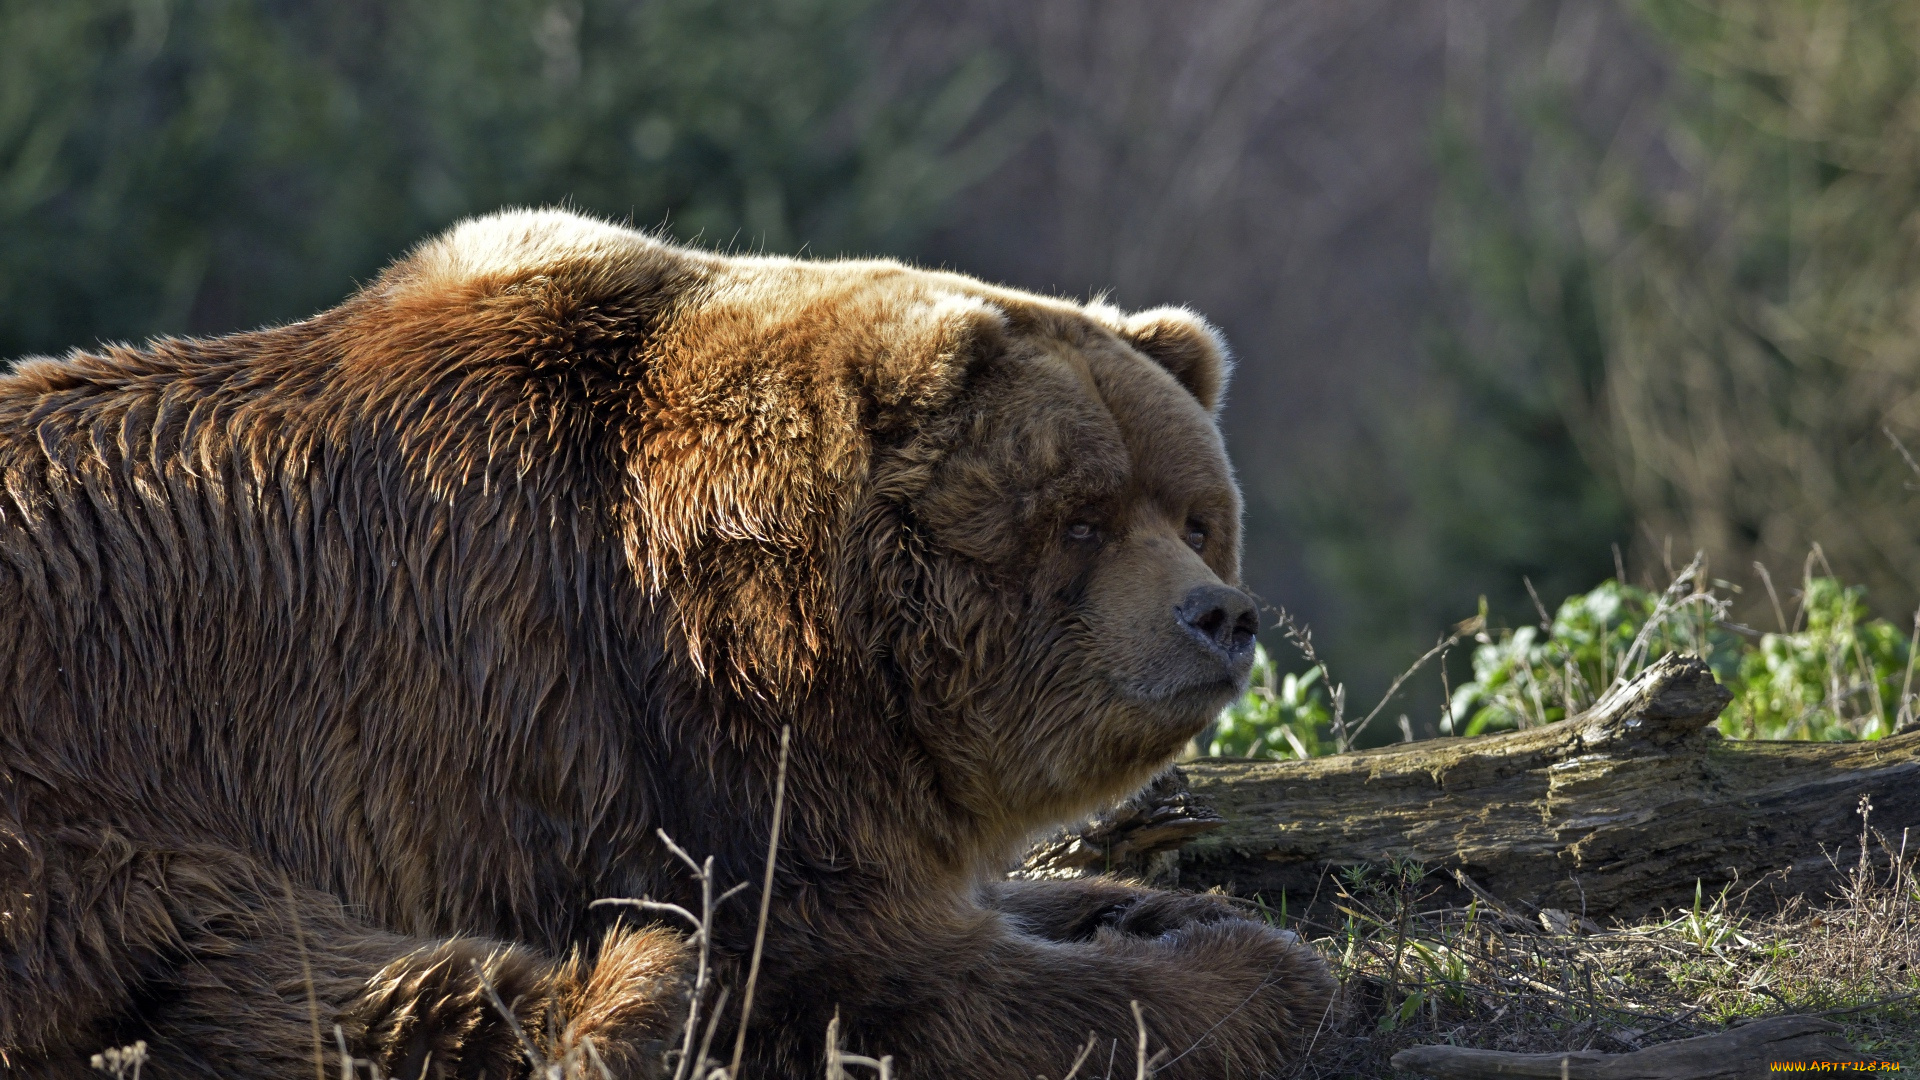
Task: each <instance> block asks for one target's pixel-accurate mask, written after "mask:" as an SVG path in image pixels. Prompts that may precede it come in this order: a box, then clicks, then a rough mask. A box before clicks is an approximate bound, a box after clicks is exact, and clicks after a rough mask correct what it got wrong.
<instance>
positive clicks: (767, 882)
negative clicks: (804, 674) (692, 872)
mask: <svg viewBox="0 0 1920 1080" xmlns="http://www.w3.org/2000/svg"><path fill="white" fill-rule="evenodd" d="M792 737H793V728H792V726H791V725H784V726H782V727H781V728H780V769H779V772H777V773H776V774H775V775H774V781H773V831H772V833H771V834H770V835H769V836H768V837H767V873H766V877H765V879H764V880H762V881H761V883H760V922H759V925H758V926H757V927H756V928H755V929H754V932H753V959H752V960H751V961H749V962H748V964H747V992H746V994H745V995H744V996H743V997H742V998H741V999H740V1030H739V1031H737V1032H735V1033H734V1036H733V1064H731V1065H729V1066H728V1067H727V1077H728V1080H740V1058H741V1055H743V1054H745V1053H746V1050H747V1021H748V1020H749V1019H750V1018H751V1017H752V1016H753V988H754V983H756V982H758V981H759V979H760V953H761V950H763V949H764V948H765V947H766V944H767V909H768V906H769V905H771V904H772V902H773V862H774V858H775V857H776V856H777V855H779V853H780V811H781V810H782V808H783V807H784V804H785V803H786V799H787V749H788V745H789V744H790V743H791V742H792Z"/></svg>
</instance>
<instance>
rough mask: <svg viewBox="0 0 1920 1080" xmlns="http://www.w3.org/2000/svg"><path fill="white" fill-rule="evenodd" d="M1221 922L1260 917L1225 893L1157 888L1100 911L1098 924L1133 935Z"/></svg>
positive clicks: (1146, 934)
mask: <svg viewBox="0 0 1920 1080" xmlns="http://www.w3.org/2000/svg"><path fill="white" fill-rule="evenodd" d="M1221 922H1258V920H1257V919H1254V918H1253V917H1252V916H1251V915H1249V914H1248V913H1247V912H1245V911H1242V910H1241V909H1239V908H1237V907H1235V906H1234V905H1233V903H1232V902H1231V901H1230V900H1227V899H1226V898H1225V897H1220V896H1212V895H1207V894H1204V893H1202V894H1194V893H1170V892H1155V893H1141V894H1139V895H1137V896H1130V897H1127V898H1126V899H1124V900H1121V901H1117V902H1115V903H1113V904H1110V905H1108V906H1107V908H1106V909H1105V910H1104V911H1102V912H1101V913H1100V915H1099V920H1098V925H1099V926H1100V928H1102V929H1108V930H1112V931H1114V932H1116V933H1121V934H1126V935H1127V936H1129V937H1159V936H1160V935H1162V934H1166V933H1169V932H1170V931H1174V930H1181V929H1185V928H1187V927H1191V926H1208V925H1211V924H1213V923H1221ZM1296 940H1297V939H1296Z"/></svg>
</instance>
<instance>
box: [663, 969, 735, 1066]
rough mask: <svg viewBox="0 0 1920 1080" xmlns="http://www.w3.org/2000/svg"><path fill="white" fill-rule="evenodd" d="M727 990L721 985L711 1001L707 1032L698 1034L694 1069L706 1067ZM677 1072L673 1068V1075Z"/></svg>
mask: <svg viewBox="0 0 1920 1080" xmlns="http://www.w3.org/2000/svg"><path fill="white" fill-rule="evenodd" d="M728 992H729V991H728V990H727V988H726V987H724V986H723V987H721V988H720V996H718V997H716V998H715V999H714V1001H713V1015H712V1016H709V1017H708V1018H707V1033H706V1034H704V1035H702V1036H700V1052H699V1053H698V1054H695V1055H694V1066H693V1067H694V1068H696V1069H700V1068H705V1067H706V1064H707V1051H708V1050H710V1049H712V1048H713V1033H714V1032H715V1031H717V1030H719V1028H720V1017H721V1014H723V1013H725V1012H726V1009H727V994H728ZM683 1060H684V1059H683ZM719 1071H720V1070H718V1069H715V1070H714V1072H719ZM678 1072H679V1070H675V1075H678ZM696 1075H698V1074H696Z"/></svg>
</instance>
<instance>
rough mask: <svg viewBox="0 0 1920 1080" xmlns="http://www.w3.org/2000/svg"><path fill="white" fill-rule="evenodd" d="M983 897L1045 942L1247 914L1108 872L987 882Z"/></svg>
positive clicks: (1144, 932) (1215, 900)
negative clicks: (1103, 931) (1057, 878)
mask: <svg viewBox="0 0 1920 1080" xmlns="http://www.w3.org/2000/svg"><path fill="white" fill-rule="evenodd" d="M983 900H984V901H985V903H986V905H987V906H988V907H990V908H992V909H993V910H995V911H998V912H1000V913H1001V914H1002V915H1004V916H1006V917H1007V919H1008V920H1009V922H1010V923H1011V924H1012V925H1013V926H1015V927H1016V928H1017V929H1019V930H1021V931H1023V932H1025V933H1028V934H1032V935H1034V936H1036V937H1042V938H1046V939H1047V940H1049V941H1087V940H1090V939H1092V938H1093V936H1094V935H1095V934H1096V933H1097V932H1099V931H1100V930H1101V929H1112V930H1117V931H1119V932H1121V933H1123V934H1130V935H1133V936H1136V937H1152V936H1154V935H1157V934H1160V933H1163V932H1165V931H1167V930H1173V929H1177V928H1179V927H1183V926H1197V925H1200V924H1203V923H1213V922H1222V921H1227V920H1245V919H1247V918H1248V917H1249V913H1248V912H1247V911H1246V910H1244V909H1242V908H1239V907H1237V906H1235V904H1234V902H1233V901H1231V900H1229V899H1227V898H1226V897H1222V896H1212V895H1208V894H1204V893H1201V894H1194V893H1174V892H1167V891H1165V890H1161V889H1150V888H1145V887H1142V886H1139V885H1130V884H1127V883H1126V882H1123V881H1118V880H1116V879H1114V878H1110V877H1090V878H1077V879H1073V880H1069V881H1000V882H993V883H991V884H989V885H988V886H987V887H986V892H985V895H984V896H983Z"/></svg>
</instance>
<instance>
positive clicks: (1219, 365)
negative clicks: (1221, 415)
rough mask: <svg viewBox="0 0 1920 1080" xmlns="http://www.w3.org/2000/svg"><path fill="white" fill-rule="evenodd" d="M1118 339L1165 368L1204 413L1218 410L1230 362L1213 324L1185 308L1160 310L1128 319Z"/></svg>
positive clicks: (1164, 308)
mask: <svg viewBox="0 0 1920 1080" xmlns="http://www.w3.org/2000/svg"><path fill="white" fill-rule="evenodd" d="M1120 336H1121V337H1122V338H1124V339H1125V340H1126V342H1127V344H1129V345H1131V346H1133V347H1134V348H1136V349H1138V350H1140V351H1141V352H1143V353H1145V354H1146V355H1147V356H1148V357H1149V358H1151V359H1152V360H1153V361H1154V362H1155V363H1158V364H1159V365H1160V366H1161V367H1163V368H1166V369H1167V371H1168V372H1170V373H1171V374H1172V375H1173V377H1174V378H1175V379H1176V380H1178V381H1179V383H1180V385H1181V386H1184V387H1186V388H1187V390H1188V392H1189V393H1191V394H1192V395H1193V396H1194V398H1195V399H1196V400H1198V401H1199V402H1200V404H1201V406H1202V407H1204V408H1205V409H1206V410H1207V411H1209V412H1212V411H1213V410H1215V409H1218V408H1219V407H1220V397H1221V395H1222V394H1223V393H1224V392H1225V390H1226V387H1227V372H1228V369H1229V368H1230V367H1231V366H1232V361H1231V360H1230V359H1229V353H1228V352H1227V342H1226V339H1225V338H1223V337H1221V335H1220V331H1218V330H1216V329H1214V327H1213V324H1211V323H1209V322H1207V320H1205V319H1203V318H1201V317H1200V316H1199V315H1197V314H1195V313H1194V312H1193V311H1191V310H1189V309H1187V308H1183V307H1159V308H1152V309H1150V310H1147V311H1142V312H1138V313H1136V314H1133V315H1130V316H1128V317H1127V319H1126V321H1125V322H1123V323H1121V324H1120Z"/></svg>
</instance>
